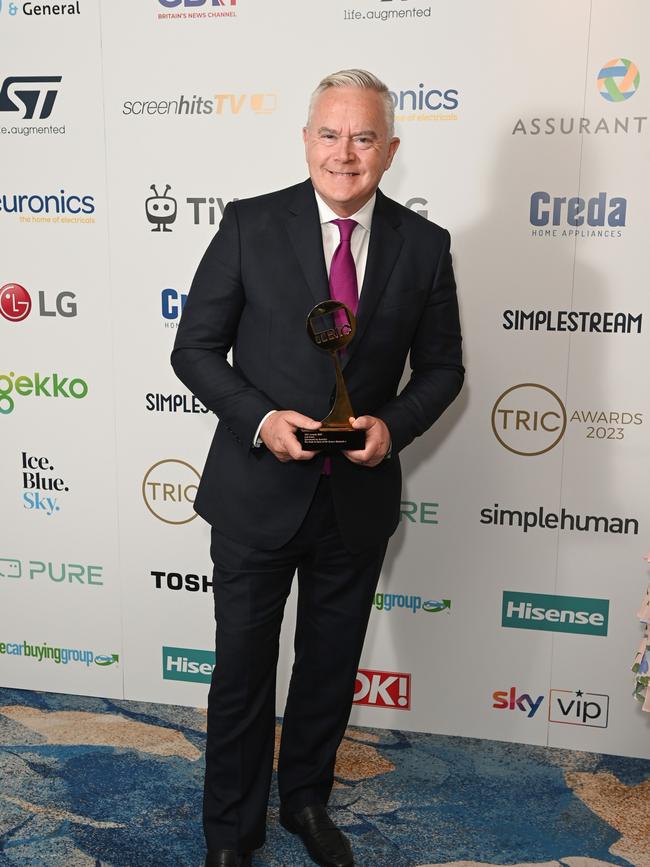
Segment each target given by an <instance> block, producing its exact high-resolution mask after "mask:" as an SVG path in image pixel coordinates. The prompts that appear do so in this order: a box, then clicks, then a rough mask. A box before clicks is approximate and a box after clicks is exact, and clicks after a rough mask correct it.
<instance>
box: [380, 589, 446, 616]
mask: <svg viewBox="0 0 650 867" xmlns="http://www.w3.org/2000/svg"><path fill="white" fill-rule="evenodd" d="M372 604H373V605H374V606H375V608H376V609H377V611H385V612H386V613H388V612H389V611H396V610H403V611H404V610H405V611H411V612H412V613H413V614H417V613H418V611H422V612H424V613H425V614H439V613H440V612H441V611H446V612H447V614H450V613H451V599H425V600H423V599H422V597H421V596H418V595H416V594H408V593H375V595H374V597H373V600H372Z"/></svg>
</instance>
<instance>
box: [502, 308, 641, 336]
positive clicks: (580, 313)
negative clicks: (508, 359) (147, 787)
mask: <svg viewBox="0 0 650 867" xmlns="http://www.w3.org/2000/svg"><path fill="white" fill-rule="evenodd" d="M642 324H643V314H642V313H629V312H627V311H626V312H622V311H609V310H608V311H606V312H603V311H593V310H549V309H546V310H534V309H530V310H504V311H503V321H502V326H503V329H504V331H543V332H545V333H548V332H557V333H559V334H560V333H561V334H565V333H566V332H567V331H568V332H569V333H572V332H579V333H581V334H641V328H642Z"/></svg>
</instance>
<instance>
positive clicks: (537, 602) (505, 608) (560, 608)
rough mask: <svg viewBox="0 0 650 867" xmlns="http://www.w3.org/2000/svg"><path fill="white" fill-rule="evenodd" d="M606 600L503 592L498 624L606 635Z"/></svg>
mask: <svg viewBox="0 0 650 867" xmlns="http://www.w3.org/2000/svg"><path fill="white" fill-rule="evenodd" d="M608 620H609V599H589V598H587V597H586V596H553V595H551V594H548V593H515V592H513V591H511V590H504V591H503V605H502V608H501V626H508V627H511V628H513V629H542V630H544V631H545V632H580V633H582V634H584V635H607V624H608Z"/></svg>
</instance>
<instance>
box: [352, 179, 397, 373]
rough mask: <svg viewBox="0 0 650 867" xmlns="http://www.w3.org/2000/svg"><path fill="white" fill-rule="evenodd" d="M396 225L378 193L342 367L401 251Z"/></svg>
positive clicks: (386, 201)
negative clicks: (354, 318)
mask: <svg viewBox="0 0 650 867" xmlns="http://www.w3.org/2000/svg"><path fill="white" fill-rule="evenodd" d="M399 224H400V216H399V211H398V210H397V209H396V208H395V207H393V205H392V203H391V200H390V199H387V198H386V196H384V195H383V194H382V193H381V191H380V190H377V201H376V202H375V209H374V211H373V214H372V224H371V227H370V244H369V247H368V259H367V262H366V271H365V274H364V278H363V286H362V289H361V295H360V297H359V309H358V310H357V332H356V334H355V336H354V339H353V340H352V342H351V343H350V345H349V347H348V349H347V352H346V357H345V361H344V364H343V366H344V367H345V365H347V364H348V363H349V361H350V358H351V357H352V356H353V355H354V352H355V349H356V347H357V346H358V345H359V343H360V341H361V339H362V338H363V334H364V332H365V330H366V328H367V327H368V323H369V322H370V320H371V318H372V314H373V313H374V312H375V308H376V307H377V304H378V303H379V299H380V298H381V296H382V294H383V292H384V289H385V288H386V284H387V283H388V279H389V277H390V275H391V273H392V271H393V268H394V267H395V262H396V261H397V257H398V256H399V253H400V250H401V249H402V244H403V243H404V239H403V238H402V236H401V235H400V233H399V232H398V231H397V227H398V226H399Z"/></svg>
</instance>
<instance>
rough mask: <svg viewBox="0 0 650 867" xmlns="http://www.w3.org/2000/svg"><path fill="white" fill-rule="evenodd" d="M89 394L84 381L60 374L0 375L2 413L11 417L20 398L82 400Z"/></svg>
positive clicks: (0, 407) (10, 372)
mask: <svg viewBox="0 0 650 867" xmlns="http://www.w3.org/2000/svg"><path fill="white" fill-rule="evenodd" d="M87 394H88V383H87V382H86V381H85V380H84V379H79V378H78V377H75V378H73V379H71V378H70V377H69V376H62V375H61V374H60V373H48V374H46V375H45V376H44V375H43V374H42V373H32V374H29V375H19V376H16V374H15V373H14V371H13V370H11V371H9V373H0V413H1V414H2V415H9V413H11V412H13V410H14V406H15V396H19V397H65V398H69V397H73V398H75V400H81V399H82V398H84V397H85V396H86V395H87Z"/></svg>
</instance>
